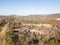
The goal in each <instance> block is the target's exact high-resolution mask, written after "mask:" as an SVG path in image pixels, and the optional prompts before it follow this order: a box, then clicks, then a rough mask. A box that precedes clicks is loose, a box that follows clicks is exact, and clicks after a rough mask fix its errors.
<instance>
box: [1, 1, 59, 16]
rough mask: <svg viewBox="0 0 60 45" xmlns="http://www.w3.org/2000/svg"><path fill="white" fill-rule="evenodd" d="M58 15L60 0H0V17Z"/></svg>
mask: <svg viewBox="0 0 60 45" xmlns="http://www.w3.org/2000/svg"><path fill="white" fill-rule="evenodd" d="M53 13H60V0H0V15H12V14H16V15H31V14H53Z"/></svg>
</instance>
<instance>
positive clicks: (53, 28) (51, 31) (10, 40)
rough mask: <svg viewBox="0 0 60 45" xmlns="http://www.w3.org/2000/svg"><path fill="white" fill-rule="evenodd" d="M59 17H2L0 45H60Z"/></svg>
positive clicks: (0, 21)
mask: <svg viewBox="0 0 60 45" xmlns="http://www.w3.org/2000/svg"><path fill="white" fill-rule="evenodd" d="M54 16H55V17H54ZM59 16H60V15H59ZM59 16H57V14H56V15H51V16H0V17H1V18H0V45H60V18H59Z"/></svg>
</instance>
